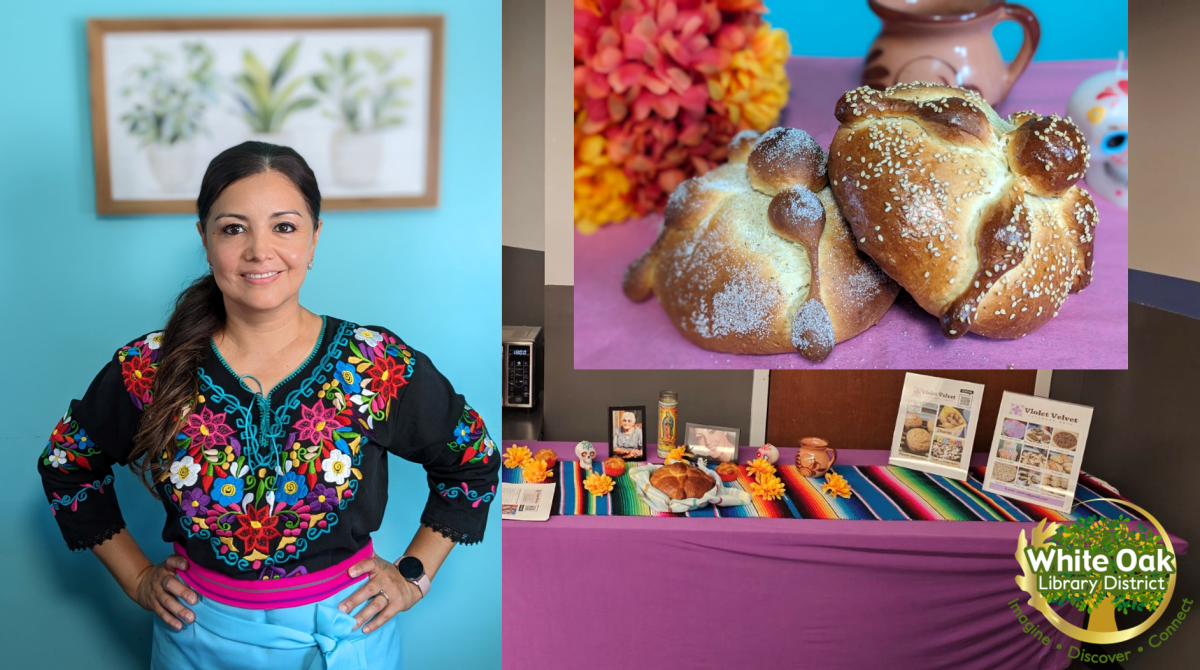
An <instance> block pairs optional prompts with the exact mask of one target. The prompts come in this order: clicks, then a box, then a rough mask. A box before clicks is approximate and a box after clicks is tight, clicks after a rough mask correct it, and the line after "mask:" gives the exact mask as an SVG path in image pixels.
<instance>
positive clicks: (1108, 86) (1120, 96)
mask: <svg viewBox="0 0 1200 670" xmlns="http://www.w3.org/2000/svg"><path fill="white" fill-rule="evenodd" d="M1067 116H1069V117H1071V120H1072V121H1074V122H1075V125H1077V126H1079V129H1080V130H1081V131H1083V134H1084V136H1085V137H1087V138H1088V144H1089V147H1090V149H1091V162H1090V165H1089V167H1088V170H1087V175H1086V177H1085V178H1086V180H1087V185H1088V189H1089V190H1090V191H1092V192H1093V193H1099V194H1100V195H1102V196H1104V197H1105V198H1107V199H1108V200H1110V201H1112V202H1113V203H1115V204H1116V205H1117V206H1119V207H1120V208H1121V209H1129V73H1128V72H1125V71H1122V70H1121V69H1120V67H1119V66H1118V68H1117V69H1116V70H1110V71H1108V72H1101V73H1100V74H1098V75H1095V76H1094V77H1089V78H1088V79H1087V81H1085V82H1083V83H1082V84H1081V85H1080V86H1079V88H1077V89H1075V94H1074V95H1072V96H1071V101H1070V103H1069V104H1068V105H1067Z"/></svg>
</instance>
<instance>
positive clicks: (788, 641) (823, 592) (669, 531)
mask: <svg viewBox="0 0 1200 670" xmlns="http://www.w3.org/2000/svg"><path fill="white" fill-rule="evenodd" d="M521 444H523V445H526V446H528V447H529V448H530V449H531V450H533V451H535V452H536V451H537V450H538V449H540V448H543V447H549V448H551V449H554V450H555V451H556V452H557V453H558V454H559V457H560V458H563V459H566V458H573V455H574V446H575V445H574V443H567V442H533V443H524V442H522V443H521ZM504 446H505V447H506V448H507V446H509V443H505V445H504ZM596 449H597V452H598V459H597V463H598V462H599V461H601V460H603V458H604V457H606V456H607V446H606V445H601V444H597V445H596ZM649 451H650V454H651V457H650V459H649V460H650V461H651V462H660V461H659V460H658V459H657V458H655V457H654V448H653V446H651V447H650V448H649ZM795 451H796V450H795V449H794V448H793V449H780V452H781V454H780V463H781V464H783V463H792V462H793V461H794V458H795ZM752 453H753V450H752V449H746V448H743V450H742V457H741V459H740V460H742V461H743V462H744V461H745V460H746V459H747V458H748V457H750V456H751V455H752ZM887 456H888V452H886V451H866V450H841V451H840V452H839V455H838V461H837V464H838V466H843V465H845V466H872V465H882V464H885V463H886V462H887ZM976 457H977V458H978V457H982V458H984V459H986V456H985V455H982V454H977V455H976ZM982 463H983V461H979V462H978V463H976V460H973V464H982ZM1033 525H1034V523H1033V522H1032V521H991V522H989V521H912V520H891V521H880V520H824V519H773V518H736V519H722V518H695V517H692V518H656V517H634V516H594V515H571V516H562V515H555V516H552V517H551V518H550V520H549V521H547V522H544V523H537V522H519V521H505V522H503V526H504V530H503V533H504V549H503V551H504V566H505V569H504V621H505V622H506V624H508V626H507V628H508V630H509V631H511V632H506V633H505V635H504V658H505V659H506V660H505V667H506V668H559V667H564V668H565V667H570V668H578V669H580V670H585V669H588V668H605V669H606V670H611V668H614V667H638V668H643V667H644V668H656V669H657V668H661V669H668V668H677V667H678V668H725V667H729V668H734V667H754V668H804V667H814V668H815V667H820V668H829V669H836V668H889V669H891V668H897V669H899V668H914V669H917V668H919V669H921V670H928V669H932V668H955V669H961V668H1021V669H1023V670H1024V669H1029V668H1046V669H1050V668H1065V667H1066V666H1067V664H1068V659H1067V651H1068V647H1069V646H1070V645H1071V644H1077V643H1075V642H1074V641H1073V640H1070V639H1069V638H1067V637H1065V636H1063V635H1061V634H1059V633H1058V631H1056V630H1054V629H1053V628H1052V627H1050V626H1049V625H1048V624H1046V623H1045V621H1044V619H1043V618H1042V616H1041V615H1040V614H1038V613H1037V612H1036V611H1034V610H1033V609H1032V608H1030V607H1028V606H1024V607H1023V611H1024V612H1025V614H1026V615H1027V616H1029V615H1030V614H1032V615H1034V616H1032V617H1031V621H1033V622H1035V623H1040V624H1041V628H1042V631H1043V632H1045V633H1046V634H1047V635H1049V636H1050V638H1051V644H1050V645H1049V646H1042V645H1041V644H1038V643H1036V641H1035V640H1033V639H1032V638H1031V637H1030V636H1029V635H1027V634H1026V633H1024V632H1023V631H1022V628H1021V624H1020V623H1019V622H1018V621H1017V619H1016V617H1015V615H1014V613H1013V612H1012V610H1010V609H1009V603H1010V602H1011V601H1013V600H1014V599H1018V600H1019V601H1020V602H1021V603H1024V602H1025V601H1026V600H1027V598H1028V596H1027V595H1026V594H1025V593H1024V592H1023V591H1021V590H1020V589H1018V588H1017V586H1016V583H1015V582H1014V579H1013V578H1014V577H1015V576H1016V575H1018V574H1020V568H1019V567H1018V566H1017V562H1016V560H1015V558H1014V556H1013V555H1014V553H1015V551H1016V545H1017V535H1018V533H1019V532H1020V531H1021V530H1028V529H1030V528H1032V527H1033ZM1171 537H1172V541H1173V542H1174V543H1175V550H1176V552H1177V553H1178V554H1181V555H1182V554H1184V553H1186V550H1187V543H1186V542H1184V541H1183V540H1181V539H1179V538H1177V537H1175V536H1174V535H1172V536H1171ZM1059 611H1060V612H1062V613H1063V614H1064V616H1066V618H1067V619H1068V620H1069V621H1071V622H1072V623H1074V624H1076V625H1082V623H1083V616H1082V614H1081V613H1079V612H1078V611H1076V610H1074V609H1073V608H1070V607H1062V608H1060V609H1059ZM1059 644H1061V645H1062V649H1058V648H1057V646H1058V645H1059ZM517 659H520V660H517ZM534 659H536V660H534Z"/></svg>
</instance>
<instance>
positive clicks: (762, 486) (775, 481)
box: [750, 475, 784, 500]
mask: <svg viewBox="0 0 1200 670" xmlns="http://www.w3.org/2000/svg"><path fill="white" fill-rule="evenodd" d="M750 493H752V494H754V495H756V496H758V497H759V498H762V499H763V500H778V499H780V498H782V497H783V493H784V487H783V480H782V479H780V478H778V477H776V476H775V475H763V476H761V477H758V478H757V479H756V480H755V481H753V482H751V483H750Z"/></svg>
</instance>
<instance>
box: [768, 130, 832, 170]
mask: <svg viewBox="0 0 1200 670" xmlns="http://www.w3.org/2000/svg"><path fill="white" fill-rule="evenodd" d="M768 141H770V144H767V146H763V145H764V143H766V142H768ZM754 150H755V151H759V150H761V151H762V157H763V158H765V159H766V161H767V163H768V164H773V163H780V162H784V161H787V162H789V163H791V162H792V161H794V160H797V159H799V160H803V161H805V162H809V161H813V162H815V163H816V165H817V176H822V175H824V174H825V163H826V155H825V150H824V149H822V148H821V145H820V144H817V141H816V140H814V139H813V138H812V135H809V134H808V133H807V132H805V131H804V130H801V129H800V128H782V127H776V128H772V129H770V130H768V131H767V132H765V133H763V134H762V136H761V137H759V138H758V142H756V143H755V144H754Z"/></svg>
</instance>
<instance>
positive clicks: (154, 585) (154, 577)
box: [134, 554, 199, 630]
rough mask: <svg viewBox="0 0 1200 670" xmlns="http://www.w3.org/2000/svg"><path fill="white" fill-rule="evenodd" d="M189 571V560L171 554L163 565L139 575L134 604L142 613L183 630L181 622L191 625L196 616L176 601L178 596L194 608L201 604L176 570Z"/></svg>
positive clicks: (160, 564) (157, 565)
mask: <svg viewBox="0 0 1200 670" xmlns="http://www.w3.org/2000/svg"><path fill="white" fill-rule="evenodd" d="M187 567H188V564H187V559H185V558H184V557H182V556H180V555H178V554H172V555H171V556H168V557H167V560H165V561H163V562H162V563H158V564H156V565H151V566H150V567H148V568H146V569H145V570H143V571H142V573H141V574H140V575H138V584H137V589H136V590H135V591H134V602H136V603H137V604H139V605H141V606H142V609H145V610H149V611H151V612H154V613H155V614H157V615H158V616H159V617H160V618H161V619H162V620H163V621H165V622H167V625H169V626H171V627H172V628H174V629H175V630H181V629H182V628H183V623H182V622H181V620H182V621H186V622H188V623H191V622H193V621H195V620H196V615H195V614H193V613H192V611H191V610H190V609H188V608H186V607H184V606H183V605H182V604H180V602H179V601H178V600H176V599H175V596H179V597H180V598H183V599H184V600H186V601H187V602H189V603H191V604H193V605H195V604H196V602H197V601H198V600H199V596H197V595H196V592H195V591H193V590H192V589H191V588H189V587H188V585H187V584H184V583H183V582H182V581H180V580H179V578H178V577H176V576H175V571H176V570H186V569H187Z"/></svg>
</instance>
